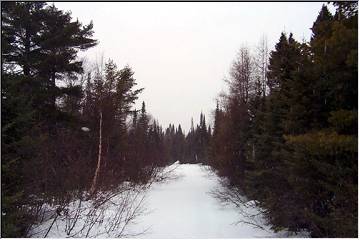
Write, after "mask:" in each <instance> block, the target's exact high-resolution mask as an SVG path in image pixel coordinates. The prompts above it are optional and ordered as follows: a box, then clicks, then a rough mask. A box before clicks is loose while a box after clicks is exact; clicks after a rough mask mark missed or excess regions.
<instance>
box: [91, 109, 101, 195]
mask: <svg viewBox="0 0 360 240" xmlns="http://www.w3.org/2000/svg"><path fill="white" fill-rule="evenodd" d="M99 127H100V129H99V155H98V162H97V166H96V170H95V175H94V178H93V181H92V184H91V188H90V195H93V194H94V193H95V191H96V184H97V180H98V177H99V173H100V166H101V157H102V156H101V152H102V135H101V132H102V111H100V121H99Z"/></svg>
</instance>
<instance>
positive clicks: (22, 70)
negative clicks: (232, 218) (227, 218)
mask: <svg viewBox="0 0 360 240" xmlns="http://www.w3.org/2000/svg"><path fill="white" fill-rule="evenodd" d="M334 5H335V6H336V13H335V14H334V15H333V14H331V13H330V12H329V10H328V9H327V7H326V6H325V5H324V6H323V7H322V9H321V11H320V13H319V15H318V17H317V19H316V21H315V22H314V24H313V26H312V28H311V29H312V36H311V39H310V42H301V43H300V42H298V41H296V40H295V39H294V37H293V35H292V34H291V33H290V34H289V35H287V34H285V33H282V34H281V36H280V39H279V41H278V43H277V44H276V46H275V50H273V51H271V52H270V51H269V49H268V46H267V42H266V39H265V38H264V39H262V40H261V41H260V43H259V45H258V46H257V47H256V49H255V50H254V49H250V48H248V47H246V46H244V47H242V48H241V49H240V50H239V52H238V55H237V57H236V59H235V60H234V62H233V64H232V66H231V71H230V77H229V79H227V80H226V81H227V83H228V86H229V90H228V92H227V93H222V94H220V96H219V98H218V100H217V105H216V109H215V111H214V121H213V122H214V124H213V127H212V128H211V127H210V126H209V125H207V123H206V120H205V115H204V114H203V113H201V114H200V119H199V124H197V125H196V127H195V126H194V123H193V120H191V128H190V130H189V131H188V133H187V134H185V132H184V130H183V129H182V127H181V125H178V126H177V127H175V125H174V124H170V125H169V126H168V127H167V128H166V129H163V128H162V126H160V124H159V123H158V122H157V120H156V119H154V118H153V117H151V115H150V114H149V113H148V112H147V110H146V105H145V102H143V103H142V107H141V109H135V106H134V104H135V101H136V100H137V99H138V97H139V95H140V94H141V92H142V91H143V90H144V89H143V88H138V87H137V83H136V79H135V77H134V71H133V69H132V68H131V67H130V66H124V67H123V68H119V67H118V66H117V65H116V63H115V62H114V61H113V60H111V59H109V60H107V61H106V62H105V63H104V64H103V63H97V64H95V65H94V66H92V67H91V68H90V69H88V70H84V64H83V61H82V60H80V59H79V58H78V52H79V51H85V50H87V49H89V48H91V47H94V46H96V45H97V43H98V42H97V40H96V39H94V38H93V24H92V23H89V24H88V25H83V24H81V23H80V22H79V21H77V20H76V21H74V20H73V19H72V17H71V13H70V12H63V11H61V10H58V9H57V8H56V7H55V6H54V5H47V4H46V3H43V2H3V3H2V4H1V8H2V23H1V24H2V37H1V39H2V43H1V44H2V46H1V48H2V50H1V55H2V65H1V67H2V87H1V101H2V108H1V111H2V114H1V118H2V128H1V129H2V132H1V135H2V142H1V145H2V161H1V173H2V181H1V187H2V193H1V197H2V216H1V219H2V221H1V222H2V226H1V229H2V230H1V235H2V236H4V237H22V236H27V233H28V231H29V228H30V227H31V225H32V223H34V222H35V221H37V213H38V209H39V207H40V206H42V205H43V204H44V203H49V204H54V202H69V201H71V199H72V198H74V197H76V196H75V195H76V193H78V192H83V191H85V192H87V194H88V197H89V198H91V196H92V195H95V194H96V192H97V191H99V190H107V189H113V188H115V187H116V186H117V185H119V184H121V183H124V182H131V183H133V184H141V183H144V182H147V181H149V180H150V179H151V178H152V177H153V175H154V174H155V172H156V169H157V168H161V167H164V166H166V165H169V164H171V163H173V162H175V161H179V162H180V163H203V164H208V165H210V166H212V168H213V169H215V170H216V172H217V173H218V174H219V175H221V176H225V177H227V178H228V179H229V180H230V186H236V187H237V189H240V191H241V194H243V195H244V196H246V197H247V198H248V199H250V200H255V202H256V204H257V205H258V206H259V207H261V208H262V209H265V211H264V214H265V216H266V219H267V220H268V222H269V223H271V225H272V226H273V229H274V230H276V231H278V230H282V229H288V230H289V231H294V232H298V231H301V230H304V229H305V230H307V231H309V232H310V233H311V236H313V237H354V236H357V176H358V175H357V174H358V172H357V74H358V72H357V16H358V15H357V3H356V2H343V3H334Z"/></svg>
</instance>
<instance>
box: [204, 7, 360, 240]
mask: <svg viewBox="0 0 360 240" xmlns="http://www.w3.org/2000/svg"><path fill="white" fill-rule="evenodd" d="M334 6H335V7H336V12H335V14H332V13H330V12H329V10H328V8H327V7H326V6H325V5H323V7H322V8H321V11H320V12H319V15H318V17H317V19H316V20H315V22H314V23H313V26H312V28H311V30H312V35H311V39H310V41H309V42H305V41H303V42H298V41H296V40H295V39H294V37H293V35H292V34H291V33H290V34H289V35H287V34H285V33H282V34H281V36H280V39H279V41H278V42H277V43H276V46H275V49H274V50H273V51H271V52H270V53H269V51H268V48H267V45H266V41H264V40H262V41H261V43H260V44H259V47H258V48H256V51H252V49H250V48H248V47H243V48H241V49H240V51H239V53H238V55H237V57H236V59H235V60H234V62H233V64H232V67H231V71H230V78H229V79H228V80H227V83H228V86H229V90H228V92H227V93H225V94H222V95H220V96H219V98H218V103H217V106H216V109H215V119H214V130H213V137H212V138H211V141H210V158H209V162H210V165H211V166H212V167H213V168H214V169H216V170H217V172H218V173H219V174H220V175H222V176H226V177H228V178H229V180H230V186H236V187H237V189H239V191H240V192H241V194H243V195H245V196H246V197H247V198H248V199H249V200H255V202H256V204H257V205H258V206H259V207H261V209H264V214H265V216H266V219H267V220H268V222H269V223H270V224H271V225H272V226H273V229H274V230H276V231H279V230H283V229H287V230H289V231H292V232H299V231H302V230H307V231H308V232H309V233H310V234H311V236H312V237H356V236H357V231H358V229H357V221H358V220H357V217H358V216H357V212H358V207H357V206H358V199H357V195H358V182H357V178H358V171H357V169H358V162H357V154H358V150H357V108H358V102H357V90H358V80H357V76H358V65H357V55H358V41H357V37H358V33H357V28H358V25H357V18H358V11H357V2H335V3H334Z"/></svg>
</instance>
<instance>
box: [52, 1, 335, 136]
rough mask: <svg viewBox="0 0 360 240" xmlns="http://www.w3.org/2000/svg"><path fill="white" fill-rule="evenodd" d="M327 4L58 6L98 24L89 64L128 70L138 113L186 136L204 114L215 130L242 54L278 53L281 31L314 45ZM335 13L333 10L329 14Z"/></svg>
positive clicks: (114, 3) (219, 3)
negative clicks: (105, 62) (252, 50)
mask: <svg viewBox="0 0 360 240" xmlns="http://www.w3.org/2000/svg"><path fill="white" fill-rule="evenodd" d="M322 4H323V3H321V2H307V3H305V2H295V3H280V2H276V3H249V2H246V3H245V2H244V3H242V2H237V3H235V2H227V3H221V2H216V3H199V2H198V3H196V2H183V3H180V2H173V3H169V2H168V3H159V2H157V3H144V2H138V3H136V2H133V3H122V2H104V3H99V2H94V3H85V2H55V6H56V7H58V8H59V9H62V10H70V11H71V12H72V16H73V18H74V19H76V18H78V19H79V21H80V22H82V23H83V24H87V23H89V22H90V20H93V22H94V31H95V33H94V37H95V38H96V39H97V40H99V45H98V46H96V47H95V48H93V49H90V50H88V51H86V52H85V53H84V55H85V56H86V57H87V59H89V61H95V60H96V59H100V57H101V56H102V55H104V58H105V59H108V58H111V59H113V60H114V61H115V62H116V64H117V65H118V67H119V68H122V67H123V66H125V65H126V64H129V65H130V66H131V67H132V69H133V70H134V71H135V78H136V80H137V83H138V87H144V88H145V90H144V92H143V93H142V94H141V96H140V98H139V100H138V102H137V104H136V105H137V107H138V108H139V107H140V106H141V102H142V101H143V100H144V101H145V102H146V106H147V110H148V112H150V113H151V114H152V115H153V116H154V117H155V118H156V119H158V121H159V123H160V124H162V125H163V127H164V128H165V127H166V126H167V125H168V124H169V123H174V124H175V125H178V124H179V123H180V124H181V125H182V127H183V129H184V130H186V131H188V129H189V128H190V120H191V117H193V118H194V122H195V124H196V123H197V122H198V121H199V115H200V112H201V111H202V112H203V113H205V115H206V120H207V123H209V120H210V123H211V118H212V114H211V113H212V111H213V109H214V108H215V98H216V96H217V94H218V93H219V92H220V91H221V90H222V89H224V90H225V89H226V87H225V84H224V82H223V79H224V77H226V76H227V75H228V71H229V68H230V64H231V62H232V60H233V59H234V57H235V55H236V53H237V51H238V49H239V48H240V47H241V46H242V45H244V44H246V45H248V46H250V47H253V46H255V45H256V44H257V43H258V42H259V40H260V38H261V37H262V36H263V35H264V34H265V35H266V36H267V39H268V44H269V48H270V49H273V47H274V45H275V43H276V42H277V41H278V39H279V37H280V34H281V32H282V31H285V32H286V33H289V32H292V33H293V34H294V37H295V39H297V40H298V41H302V40H303V39H306V40H308V39H310V35H311V30H310V28H311V26H312V24H313V22H314V21H315V19H316V17H317V15H318V12H319V11H320V8H321V6H322ZM329 8H330V9H333V7H332V5H330V6H329Z"/></svg>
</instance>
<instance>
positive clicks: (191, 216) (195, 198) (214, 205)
mask: <svg viewBox="0 0 360 240" xmlns="http://www.w3.org/2000/svg"><path fill="white" fill-rule="evenodd" d="M175 165H177V168H176V169H175V171H174V174H176V175H177V176H178V178H177V179H175V180H172V181H169V182H167V183H159V184H155V185H153V186H152V188H151V189H150V192H149V194H148V198H147V201H146V203H147V204H146V205H147V208H148V209H150V213H149V214H147V215H145V216H142V217H141V219H138V220H137V222H138V223H137V225H135V226H134V225H133V226H131V227H130V229H131V230H132V231H134V232H136V231H138V232H142V231H144V230H146V229H148V230H147V231H146V232H145V233H144V234H142V235H139V236H138V237H139V238H253V237H287V236H288V234H287V232H285V231H284V232H281V233H274V232H273V231H271V230H270V226H266V225H265V222H264V220H263V219H262V216H261V215H259V216H258V217H257V219H256V223H257V224H262V225H261V227H263V228H264V229H259V228H256V227H254V226H253V225H250V224H242V223H239V224H236V223H238V222H239V221H241V220H244V221H250V220H249V219H244V216H243V215H242V214H241V213H240V211H239V208H236V207H235V206H233V205H229V204H227V205H224V204H222V203H220V202H219V200H218V199H216V198H214V196H213V194H212V192H213V191H214V190H216V189H221V188H222V186H221V184H220V181H219V178H218V177H217V176H216V175H215V174H214V173H213V172H211V170H209V168H208V167H206V166H202V165H200V164H175ZM247 210H248V211H250V213H258V210H257V209H256V208H254V207H250V208H248V209H247ZM149 227H150V228H149ZM293 237H294V236H293Z"/></svg>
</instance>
